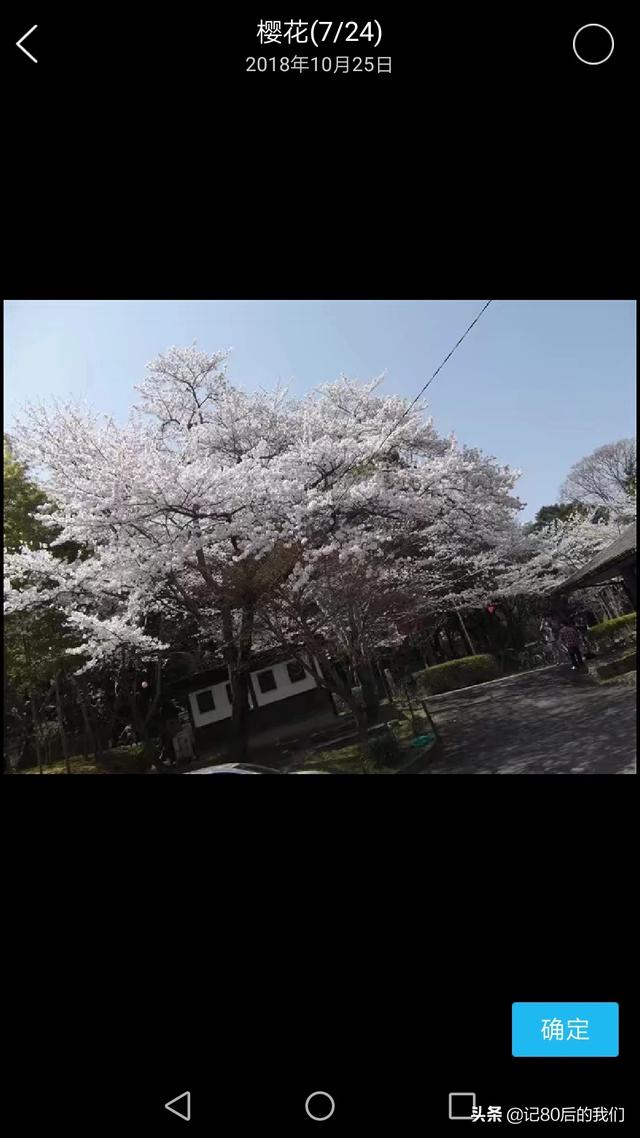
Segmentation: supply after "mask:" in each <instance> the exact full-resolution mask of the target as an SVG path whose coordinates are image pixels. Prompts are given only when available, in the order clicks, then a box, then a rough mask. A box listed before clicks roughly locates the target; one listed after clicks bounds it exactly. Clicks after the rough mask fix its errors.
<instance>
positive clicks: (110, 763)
mask: <svg viewBox="0 0 640 1138" xmlns="http://www.w3.org/2000/svg"><path fill="white" fill-rule="evenodd" d="M151 763H152V753H151V749H150V748H149V746H145V745H144V744H143V743H132V744H131V746H129V747H113V748H112V749H111V750H110V751H105V752H104V754H103V755H102V756H101V757H100V758H99V759H98V760H97V765H98V766H99V767H100V768H101V770H103V771H105V772H106V773H107V774H147V773H148V772H149V769H150V767H151Z"/></svg>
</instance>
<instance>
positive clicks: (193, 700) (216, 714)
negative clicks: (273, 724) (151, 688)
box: [189, 660, 316, 727]
mask: <svg viewBox="0 0 640 1138" xmlns="http://www.w3.org/2000/svg"><path fill="white" fill-rule="evenodd" d="M291 663H293V661H292V660H284V661H283V662H282V663H281V664H271V665H270V666H269V668H266V667H265V668H259V669H258V671H257V672H251V686H252V688H253V691H254V693H255V698H256V701H257V704H258V707H264V706H265V705H266V704H268V703H277V702H278V701H279V700H281V699H289V697H290V696H292V695H298V694H299V693H300V692H303V691H309V690H310V689H311V688H314V687H315V686H316V681H315V680H314V678H313V676H312V675H311V674H310V673H309V672H305V676H304V679H302V680H298V682H297V683H293V682H292V681H291V680H290V679H289V673H288V671H287V664H291ZM267 670H270V671H272V672H273V678H274V680H275V681H276V684H277V687H276V688H275V689H274V690H273V691H268V692H262V691H260V686H259V684H258V680H257V675H258V672H266V671H267ZM205 691H210V692H212V694H213V700H214V704H215V707H214V709H213V711H206V712H204V713H203V712H201V711H200V709H199V707H198V700H197V696H199V695H200V694H201V693H202V692H205ZM189 702H190V704H191V713H192V715H193V722H194V724H195V726H196V727H206V726H207V725H208V724H209V723H218V722H219V721H220V720H222V719H230V718H231V713H232V709H231V701H230V700H229V697H228V695H227V683H226V682H223V683H219V684H210V685H209V686H208V687H205V688H198V690H197V691H194V692H189ZM249 706H250V708H253V702H252V700H251V697H249Z"/></svg>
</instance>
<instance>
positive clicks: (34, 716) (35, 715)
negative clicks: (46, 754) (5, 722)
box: [30, 690, 42, 774]
mask: <svg viewBox="0 0 640 1138" xmlns="http://www.w3.org/2000/svg"><path fill="white" fill-rule="evenodd" d="M30 703H31V721H32V723H33V741H34V743H35V747H36V755H37V757H38V774H42V751H41V750H40V724H39V722H38V712H37V711H36V693H35V691H33V690H32V691H31V698H30Z"/></svg>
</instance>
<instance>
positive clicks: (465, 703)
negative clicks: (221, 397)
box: [422, 666, 636, 774]
mask: <svg viewBox="0 0 640 1138" xmlns="http://www.w3.org/2000/svg"><path fill="white" fill-rule="evenodd" d="M427 704H428V707H429V710H430V711H431V713H432V715H433V717H434V720H435V722H436V725H437V727H438V730H439V732H440V734H441V736H442V742H443V752H442V755H441V757H439V758H437V759H435V760H434V761H433V762H431V763H430V764H429V766H428V767H427V769H426V770H425V771H424V772H422V773H424V774H634V773H635V770H636V767H635V752H636V710H635V705H636V692H635V687H622V686H620V687H619V686H617V685H615V684H612V685H609V686H605V687H600V686H598V685H597V684H595V683H594V681H592V680H590V679H589V678H583V677H580V678H576V673H573V672H571V670H570V669H567V668H566V667H562V666H561V667H557V668H541V669H539V670H537V671H534V672H527V673H526V674H524V675H518V676H510V677H509V678H508V679H504V680H498V681H496V682H494V683H490V684H482V685H480V686H478V687H473V688H467V689H465V690H464V691H460V692H451V693H449V694H448V695H440V696H432V697H431V698H430V699H429V700H428V701H427Z"/></svg>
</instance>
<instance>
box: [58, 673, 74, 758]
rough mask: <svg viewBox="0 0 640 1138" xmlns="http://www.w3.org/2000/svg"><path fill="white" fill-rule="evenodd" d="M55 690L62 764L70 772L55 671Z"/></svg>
mask: <svg viewBox="0 0 640 1138" xmlns="http://www.w3.org/2000/svg"><path fill="white" fill-rule="evenodd" d="M54 686H55V692H56V710H57V714H58V731H59V732H60V743H61V744H62V754H63V755H64V765H65V767H66V771H67V774H71V763H70V762H69V748H68V746H67V736H66V733H65V729H64V722H63V719H62V700H61V698H60V673H59V672H56V676H55V680H54Z"/></svg>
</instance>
